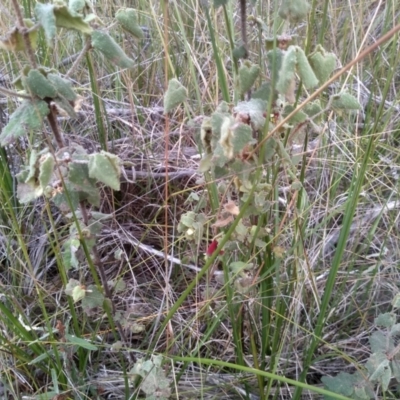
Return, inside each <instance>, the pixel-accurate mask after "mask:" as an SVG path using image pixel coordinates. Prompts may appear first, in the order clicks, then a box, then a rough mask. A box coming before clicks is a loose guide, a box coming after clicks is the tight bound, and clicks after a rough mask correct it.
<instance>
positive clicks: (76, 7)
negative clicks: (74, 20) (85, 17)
mask: <svg viewBox="0 0 400 400" xmlns="http://www.w3.org/2000/svg"><path fill="white" fill-rule="evenodd" d="M85 7H86V1H85V0H69V2H68V9H69V12H70V14H71V15H72V16H74V17H77V16H80V15H81V14H82V11H83V9H84V8H85Z"/></svg>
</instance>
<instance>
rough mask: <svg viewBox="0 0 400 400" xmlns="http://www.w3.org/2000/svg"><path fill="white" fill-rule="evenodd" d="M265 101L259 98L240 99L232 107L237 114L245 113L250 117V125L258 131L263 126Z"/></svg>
mask: <svg viewBox="0 0 400 400" xmlns="http://www.w3.org/2000/svg"><path fill="white" fill-rule="evenodd" d="M266 109H267V102H266V101H264V100H261V99H250V100H249V101H241V102H239V103H238V104H237V106H236V107H235V108H234V111H235V112H236V113H237V114H247V115H248V116H249V117H250V124H251V127H252V128H253V129H254V130H255V131H258V130H260V129H262V128H263V127H264V124H265V116H264V115H265V111H266Z"/></svg>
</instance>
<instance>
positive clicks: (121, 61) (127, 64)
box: [92, 31, 135, 68]
mask: <svg viewBox="0 0 400 400" xmlns="http://www.w3.org/2000/svg"><path fill="white" fill-rule="evenodd" d="M92 46H93V47H94V48H95V49H96V50H99V51H100V52H101V53H103V54H104V56H105V57H106V58H108V59H109V60H110V61H111V62H113V63H114V64H115V65H118V66H119V67H121V68H133V67H134V65H135V63H134V62H133V60H131V59H130V58H129V57H128V56H127V55H126V54H125V52H124V51H123V50H122V48H121V47H120V46H119V45H118V44H117V43H116V42H115V40H114V39H113V38H112V37H111V36H110V35H109V34H108V33H106V32H102V31H93V33H92Z"/></svg>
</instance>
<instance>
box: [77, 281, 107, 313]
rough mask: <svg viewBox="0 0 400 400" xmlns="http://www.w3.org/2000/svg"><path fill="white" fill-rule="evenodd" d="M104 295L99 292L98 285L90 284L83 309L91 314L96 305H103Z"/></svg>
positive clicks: (83, 302) (83, 301)
mask: <svg viewBox="0 0 400 400" xmlns="http://www.w3.org/2000/svg"><path fill="white" fill-rule="evenodd" d="M103 303H104V295H103V294H102V293H101V292H99V290H98V289H97V287H96V286H94V285H89V286H88V288H87V289H86V296H85V298H84V299H83V300H82V309H83V310H84V311H85V312H86V313H87V314H89V313H90V311H91V310H93V309H94V308H96V307H103Z"/></svg>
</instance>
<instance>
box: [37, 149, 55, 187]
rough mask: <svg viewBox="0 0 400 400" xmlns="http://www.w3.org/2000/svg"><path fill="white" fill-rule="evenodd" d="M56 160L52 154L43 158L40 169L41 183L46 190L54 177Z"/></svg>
mask: <svg viewBox="0 0 400 400" xmlns="http://www.w3.org/2000/svg"><path fill="white" fill-rule="evenodd" d="M54 165H55V160H54V157H53V155H52V154H50V153H47V154H46V155H44V156H42V158H41V160H40V167H39V182H40V186H41V187H42V188H43V189H44V188H45V187H46V186H47V185H48V184H49V182H50V179H51V177H52V175H53V171H54Z"/></svg>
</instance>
